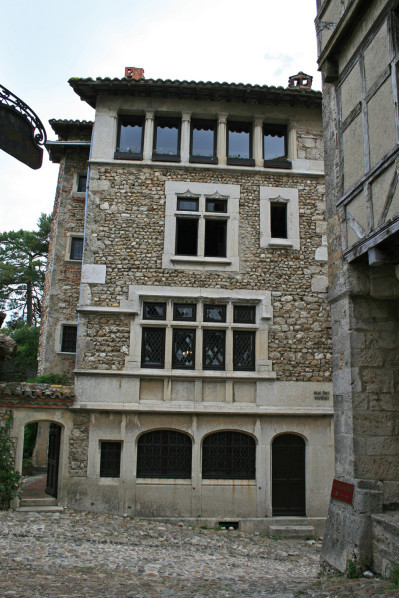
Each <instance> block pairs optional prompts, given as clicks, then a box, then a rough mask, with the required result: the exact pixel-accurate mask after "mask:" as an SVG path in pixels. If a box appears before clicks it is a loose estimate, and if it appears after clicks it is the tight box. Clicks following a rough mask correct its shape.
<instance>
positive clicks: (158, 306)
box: [143, 303, 166, 320]
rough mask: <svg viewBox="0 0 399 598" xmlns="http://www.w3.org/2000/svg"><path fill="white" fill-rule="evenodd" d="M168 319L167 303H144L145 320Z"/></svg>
mask: <svg viewBox="0 0 399 598" xmlns="http://www.w3.org/2000/svg"><path fill="white" fill-rule="evenodd" d="M165 317H166V303H144V304H143V319H144V320H164V319H165Z"/></svg>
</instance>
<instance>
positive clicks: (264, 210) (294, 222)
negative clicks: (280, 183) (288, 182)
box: [260, 187, 300, 249]
mask: <svg viewBox="0 0 399 598" xmlns="http://www.w3.org/2000/svg"><path fill="white" fill-rule="evenodd" d="M272 201H281V202H285V203H286V204H287V238H286V239H276V238H272V236H271V229H270V204H271V202H272ZM260 246H261V247H287V248H292V249H299V248H300V238H299V194H298V189H294V188H288V187H260Z"/></svg>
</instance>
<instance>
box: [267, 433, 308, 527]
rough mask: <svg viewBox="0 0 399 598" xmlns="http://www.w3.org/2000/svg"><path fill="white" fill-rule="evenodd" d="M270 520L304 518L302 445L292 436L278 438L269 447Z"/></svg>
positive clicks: (303, 448)
mask: <svg viewBox="0 0 399 598" xmlns="http://www.w3.org/2000/svg"><path fill="white" fill-rule="evenodd" d="M272 504H273V516H276V515H280V516H283V515H306V505H305V442H304V440H303V439H302V438H301V437H300V436H297V435H296V434H282V435H281V436H278V437H277V438H276V439H275V440H274V441H273V447H272Z"/></svg>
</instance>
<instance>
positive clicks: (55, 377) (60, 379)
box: [27, 374, 68, 385]
mask: <svg viewBox="0 0 399 598" xmlns="http://www.w3.org/2000/svg"><path fill="white" fill-rule="evenodd" d="M27 382H37V383H38V384H61V385H65V384H68V376H67V375H66V374H45V375H44V376H36V378H29V379H28V380H27Z"/></svg>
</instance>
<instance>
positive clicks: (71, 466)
mask: <svg viewBox="0 0 399 598" xmlns="http://www.w3.org/2000/svg"><path fill="white" fill-rule="evenodd" d="M89 430H90V415H89V414H88V413H82V414H80V413H76V414H74V416H73V427H72V431H71V435H70V440H69V451H68V470H69V475H70V476H71V477H86V475H87V459H88V447H89Z"/></svg>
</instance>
